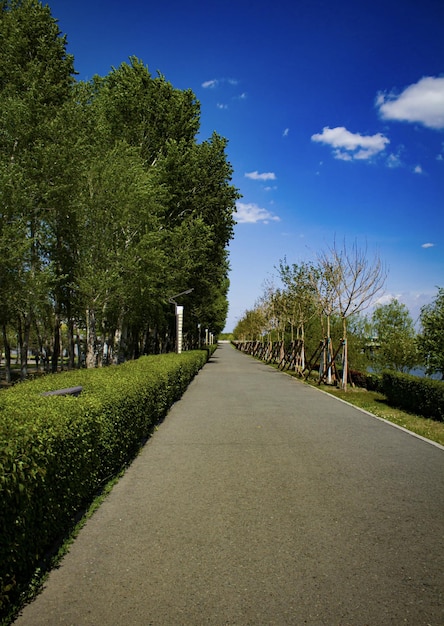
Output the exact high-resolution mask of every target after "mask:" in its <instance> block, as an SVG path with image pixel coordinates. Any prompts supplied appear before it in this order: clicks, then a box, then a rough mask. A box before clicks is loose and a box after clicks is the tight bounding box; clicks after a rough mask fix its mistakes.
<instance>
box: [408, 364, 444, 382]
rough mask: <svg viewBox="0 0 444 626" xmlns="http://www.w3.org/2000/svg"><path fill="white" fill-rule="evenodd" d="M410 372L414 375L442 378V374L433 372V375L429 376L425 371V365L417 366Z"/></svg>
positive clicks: (435, 378)
mask: <svg viewBox="0 0 444 626" xmlns="http://www.w3.org/2000/svg"><path fill="white" fill-rule="evenodd" d="M409 374H411V375H412V376H420V377H421V378H431V379H432V380H441V374H432V376H427V375H426V373H425V369H424V368H423V367H416V368H415V369H413V370H410V372H409Z"/></svg>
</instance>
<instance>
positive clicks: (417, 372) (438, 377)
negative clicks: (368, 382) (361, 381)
mask: <svg viewBox="0 0 444 626" xmlns="http://www.w3.org/2000/svg"><path fill="white" fill-rule="evenodd" d="M368 371H369V372H370V373H371V374H372V373H374V370H373V369H372V368H371V367H369V368H368ZM407 373H408V374H411V375H412V376H419V377H420V378H430V379H431V380H441V374H432V376H427V375H426V373H425V368H424V367H415V368H414V369H412V370H410V371H409V372H407Z"/></svg>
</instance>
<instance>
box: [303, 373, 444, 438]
mask: <svg viewBox="0 0 444 626" xmlns="http://www.w3.org/2000/svg"><path fill="white" fill-rule="evenodd" d="M310 384H312V383H310ZM313 386H315V387H318V385H317V384H314V385H313ZM319 389H322V391H326V392H327V393H329V394H331V395H332V396H335V397H336V398H340V399H341V400H345V401H346V402H349V403H350V404H353V405H354V406H357V407H359V408H361V409H365V410H366V411H368V412H369V413H372V415H376V416H378V417H382V418H383V419H385V420H387V421H389V422H393V423H394V424H397V425H398V426H402V427H403V428H407V430H411V431H412V432H414V433H416V434H417V435H421V436H422V437H425V438H426V439H431V440H432V441H435V442H436V443H439V444H441V445H443V446H444V422H439V421H437V420H433V419H428V418H426V417H421V416H420V415H414V414H413V413H407V412H406V411H402V410H401V409H397V408H396V407H393V406H391V405H390V404H388V403H387V400H386V398H385V396H384V395H383V394H381V393H377V392H376V391H367V390H366V389H360V388H351V389H348V390H347V391H343V390H342V389H337V388H336V387H330V386H328V385H320V387H319Z"/></svg>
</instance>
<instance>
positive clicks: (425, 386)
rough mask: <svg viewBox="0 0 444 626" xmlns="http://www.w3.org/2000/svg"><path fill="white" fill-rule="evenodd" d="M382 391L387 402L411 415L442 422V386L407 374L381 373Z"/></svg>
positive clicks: (443, 387)
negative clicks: (411, 413)
mask: <svg viewBox="0 0 444 626" xmlns="http://www.w3.org/2000/svg"><path fill="white" fill-rule="evenodd" d="M382 389H383V393H384V395H385V396H386V397H387V399H388V400H389V402H391V403H392V404H394V405H395V406H399V407H401V408H404V409H407V410H408V411H412V412H413V413H417V414H419V415H424V416H425V417H430V418H432V419H436V420H440V421H443V420H444V384H443V383H442V382H441V381H437V380H430V379H428V378H418V377H416V376H410V375H409V374H400V373H397V372H383V377H382Z"/></svg>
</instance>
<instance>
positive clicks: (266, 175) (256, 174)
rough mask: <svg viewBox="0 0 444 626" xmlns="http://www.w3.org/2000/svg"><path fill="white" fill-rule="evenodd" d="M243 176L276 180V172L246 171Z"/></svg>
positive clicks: (253, 178) (252, 178)
mask: <svg viewBox="0 0 444 626" xmlns="http://www.w3.org/2000/svg"><path fill="white" fill-rule="evenodd" d="M245 178H250V179H251V180H276V174H275V173H274V172H263V173H262V174H260V173H259V172H258V171H256V172H247V173H246V174H245Z"/></svg>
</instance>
